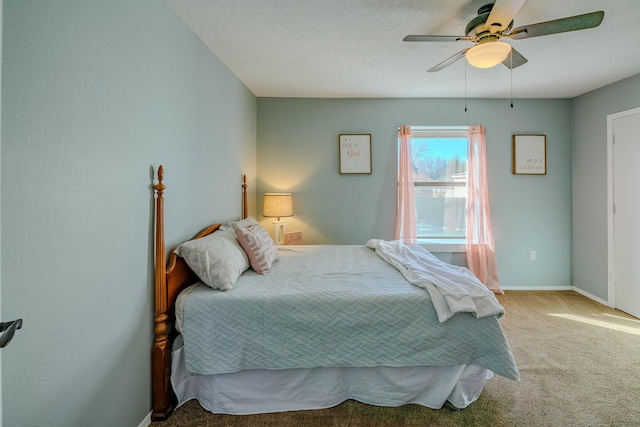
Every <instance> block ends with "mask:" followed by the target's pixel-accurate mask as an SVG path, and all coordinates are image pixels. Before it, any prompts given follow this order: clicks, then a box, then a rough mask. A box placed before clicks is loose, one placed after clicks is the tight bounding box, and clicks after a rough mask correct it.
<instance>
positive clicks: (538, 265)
mask: <svg viewBox="0 0 640 427" xmlns="http://www.w3.org/2000/svg"><path fill="white" fill-rule="evenodd" d="M570 120H571V110H570V101H569V100H539V99H526V100H516V101H515V107H514V108H510V107H509V101H508V100H497V99H488V100H475V99H472V100H469V102H468V111H467V112H465V111H464V101H463V100H461V99H284V98H259V99H258V177H259V179H258V196H259V197H258V198H260V196H261V195H262V193H264V192H268V191H278V190H279V191H285V190H286V191H291V192H292V193H293V194H294V211H295V216H294V217H291V218H287V219H286V221H287V230H289V231H292V230H301V231H302V232H303V242H304V243H308V244H325V243H336V244H363V243H365V242H366V241H367V240H368V239H370V238H373V237H376V238H383V239H392V238H393V237H394V236H393V234H394V229H395V228H394V227H395V213H396V185H397V184H396V182H397V181H396V180H397V127H398V126H400V125H403V124H409V125H443V126H444V125H473V124H482V125H484V126H486V128H487V155H488V160H487V162H488V169H489V177H488V178H489V183H490V186H491V187H490V199H491V213H492V219H493V220H492V223H493V230H494V238H495V244H496V252H497V263H498V272H499V276H500V280H501V284H502V286H503V287H509V288H518V287H568V286H570V285H571V265H570V259H571V258H570V254H571V125H570ZM340 133H370V134H372V145H373V148H372V156H373V173H372V174H371V175H340V173H339V169H338V135H339V134H340ZM518 133H524V134H526V133H534V134H545V135H546V136H547V175H546V176H514V175H512V173H511V155H512V149H511V144H512V135H513V134H518ZM258 211H259V213H260V212H261V206H258ZM258 219H259V220H260V221H261V222H262V223H263V224H264V225H266V226H267V229H268V230H270V231H272V229H273V226H272V225H271V224H270V221H269V220H268V219H266V218H261V217H260V218H258ZM530 250H535V251H536V252H537V261H530V260H529V251H530Z"/></svg>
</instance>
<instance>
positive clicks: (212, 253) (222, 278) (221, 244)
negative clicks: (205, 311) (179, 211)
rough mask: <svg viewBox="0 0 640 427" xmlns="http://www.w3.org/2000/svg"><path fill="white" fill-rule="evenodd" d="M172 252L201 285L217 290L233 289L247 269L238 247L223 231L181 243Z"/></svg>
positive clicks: (242, 254) (242, 252) (245, 261)
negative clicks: (182, 261) (187, 267)
mask: <svg viewBox="0 0 640 427" xmlns="http://www.w3.org/2000/svg"><path fill="white" fill-rule="evenodd" d="M175 253H176V254H178V255H179V256H181V257H182V258H184V260H185V262H186V263H187V265H188V266H189V267H191V269H192V270H193V272H194V273H196V274H197V275H198V277H199V278H200V280H202V282H204V284H205V285H207V286H209V287H211V288H213V289H218V290H221V291H226V290H229V289H231V288H233V286H234V285H235V283H236V280H238V277H240V275H241V274H242V273H243V272H244V271H245V270H246V269H247V268H248V267H249V265H248V263H247V258H246V255H245V253H244V251H243V250H242V248H240V246H239V245H238V243H237V242H234V241H233V238H231V237H230V235H229V233H227V232H224V231H216V232H214V233H212V234H210V235H208V236H205V237H201V238H200V239H195V240H189V241H188V242H184V243H183V244H181V245H180V246H178V247H177V248H176V250H175Z"/></svg>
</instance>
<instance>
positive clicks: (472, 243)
mask: <svg viewBox="0 0 640 427" xmlns="http://www.w3.org/2000/svg"><path fill="white" fill-rule="evenodd" d="M486 139H487V138H486V133H485V128H484V126H471V127H469V130H468V140H469V149H468V157H467V159H468V163H467V188H468V194H467V246H466V252H467V266H468V267H469V270H471V271H472V272H473V274H475V275H476V277H477V278H478V279H479V280H480V281H481V282H482V283H484V284H485V286H486V287H487V288H489V289H490V290H492V291H493V292H495V293H500V294H502V293H504V292H502V289H500V284H499V283H498V271H497V268H496V252H495V247H494V245H493V231H492V230H491V213H490V211H489V184H488V182H487V151H486Z"/></svg>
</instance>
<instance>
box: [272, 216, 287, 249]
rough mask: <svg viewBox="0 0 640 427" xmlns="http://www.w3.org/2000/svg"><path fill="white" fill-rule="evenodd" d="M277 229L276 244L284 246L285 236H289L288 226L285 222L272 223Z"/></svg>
mask: <svg viewBox="0 0 640 427" xmlns="http://www.w3.org/2000/svg"><path fill="white" fill-rule="evenodd" d="M272 223H273V225H274V227H275V239H274V240H275V242H276V245H283V244H284V236H285V234H287V224H286V223H285V222H284V221H272Z"/></svg>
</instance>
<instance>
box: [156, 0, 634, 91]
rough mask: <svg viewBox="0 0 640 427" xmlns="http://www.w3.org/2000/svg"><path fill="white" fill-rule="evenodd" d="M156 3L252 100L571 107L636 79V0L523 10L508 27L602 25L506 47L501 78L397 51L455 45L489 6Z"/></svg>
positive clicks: (537, 1)
mask: <svg viewBox="0 0 640 427" xmlns="http://www.w3.org/2000/svg"><path fill="white" fill-rule="evenodd" d="M165 1H166V2H167V3H168V4H169V5H170V6H171V7H172V8H173V10H174V11H175V13H176V14H177V15H178V16H180V17H181V18H182V19H183V20H184V22H185V23H186V24H187V25H188V26H189V27H190V28H191V29H192V30H193V31H194V32H195V33H196V34H197V35H198V36H199V37H200V38H201V39H202V40H203V41H204V43H205V44H206V45H207V46H208V47H209V48H210V49H211V50H212V51H213V52H214V53H215V54H216V55H217V56H218V58H220V59H221V60H222V61H223V62H224V63H225V64H226V65H227V66H228V67H229V68H230V69H231V71H232V72H233V73H234V74H235V75H236V76H238V78H239V79H240V80H242V81H243V82H244V84H246V85H247V87H248V88H249V89H250V90H251V91H252V92H253V93H254V94H255V95H256V96H259V97H316V98H463V97H465V96H467V97H469V98H508V97H510V96H511V93H513V97H514V98H573V97H575V96H577V95H581V94H583V93H586V92H589V91H591V90H593V89H597V88H599V87H602V86H605V85H607V84H610V83H613V82H615V81H618V80H621V79H623V78H626V77H629V76H632V75H634V74H638V73H640V43H639V42H638V40H637V39H635V32H636V29H637V26H638V24H639V23H640V0H615V1H611V0H610V1H602V0H601V1H595V0H528V1H527V2H526V3H525V4H524V6H522V8H521V9H520V11H519V12H518V14H517V15H516V17H515V20H514V21H515V23H514V27H518V26H521V25H525V24H533V23H537V22H542V21H548V20H553V19H559V18H564V17H567V16H572V15H578V14H583V13H588V12H594V11H597V10H604V12H605V17H604V21H603V22H602V24H601V25H600V26H599V27H597V28H593V29H588V30H581V31H575V32H569V33H561V34H554V35H547V36H542V37H536V38H531V39H523V40H507V41H508V42H509V43H511V44H512V45H513V46H514V47H515V48H516V49H517V50H518V51H519V52H520V53H521V54H522V55H524V56H525V57H526V58H527V59H528V60H529V62H528V63H526V64H524V65H523V66H521V67H518V68H515V69H514V70H513V72H512V73H511V71H510V70H509V69H508V68H506V67H504V66H503V65H499V66H497V67H494V68H491V69H477V68H473V67H471V66H470V65H468V64H466V61H464V60H460V61H457V62H455V63H454V64H453V65H451V66H449V67H447V68H445V69H444V70H442V71H439V72H436V73H427V70H428V69H429V68H431V67H433V66H434V65H436V64H438V63H440V62H441V61H443V60H445V59H447V58H448V57H450V56H452V55H453V54H455V53H456V52H458V51H460V50H462V49H464V48H466V47H470V46H472V44H471V43H470V42H463V41H459V42H455V43H408V42H403V41H402V39H403V37H404V36H406V35H408V34H439V35H453V36H457V35H464V29H465V27H466V25H467V23H468V22H469V21H470V20H471V19H472V18H474V17H475V16H476V15H477V9H478V8H479V7H480V6H482V5H484V4H486V3H492V2H493V1H491V0H489V1H487V0H479V1H475V0H472V1H469V0H448V1H442V0H421V1H417V0H351V1H338V0H320V1H318V0H316V1H309V0H165ZM465 64H466V66H465ZM465 73H466V78H465Z"/></svg>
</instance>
